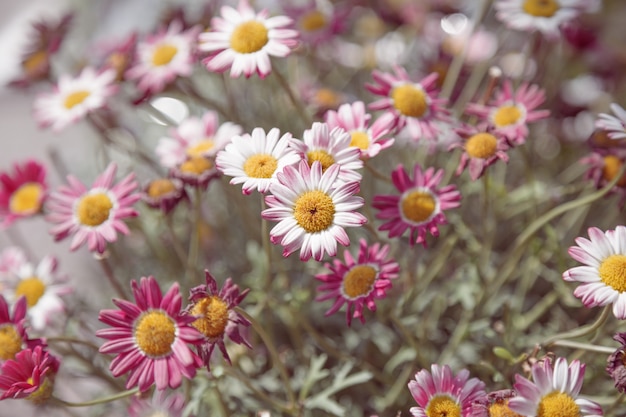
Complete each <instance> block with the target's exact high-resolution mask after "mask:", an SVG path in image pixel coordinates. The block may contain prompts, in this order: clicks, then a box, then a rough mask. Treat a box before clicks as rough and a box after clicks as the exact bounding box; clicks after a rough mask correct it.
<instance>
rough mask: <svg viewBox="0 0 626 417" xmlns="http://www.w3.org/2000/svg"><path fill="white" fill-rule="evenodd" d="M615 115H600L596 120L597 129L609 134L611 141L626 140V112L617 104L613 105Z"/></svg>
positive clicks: (612, 109)
mask: <svg viewBox="0 0 626 417" xmlns="http://www.w3.org/2000/svg"><path fill="white" fill-rule="evenodd" d="M611 111H612V112H613V114H614V115H615V116H613V115H610V114H607V113H600V114H599V115H598V120H596V127H597V128H599V129H603V130H605V131H607V132H608V136H609V137H610V138H611V139H624V138H626V110H624V108H623V107H622V106H620V105H619V104H617V103H611Z"/></svg>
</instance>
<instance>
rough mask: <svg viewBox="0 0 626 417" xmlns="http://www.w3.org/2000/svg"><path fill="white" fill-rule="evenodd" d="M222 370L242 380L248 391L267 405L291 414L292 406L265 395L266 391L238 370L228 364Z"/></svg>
mask: <svg viewBox="0 0 626 417" xmlns="http://www.w3.org/2000/svg"><path fill="white" fill-rule="evenodd" d="M224 372H225V373H226V374H227V375H229V376H232V377H233V378H236V379H237V380H238V381H240V382H242V383H243V384H244V385H245V386H246V387H247V388H248V389H249V390H250V391H252V392H253V393H254V394H255V396H256V397H257V398H259V399H261V400H263V401H265V402H266V403H267V404H268V405H271V406H272V407H275V408H276V409H278V410H280V411H282V412H287V413H290V414H292V415H293V409H292V408H290V407H289V406H287V405H286V404H283V403H282V402H280V401H278V400H276V399H274V398H273V397H270V396H269V395H267V394H266V393H264V392H263V391H261V390H260V389H258V388H257V387H255V386H254V385H252V383H251V382H250V378H249V377H248V376H246V375H241V374H239V372H236V371H235V370H234V369H233V368H230V367H228V366H226V367H224Z"/></svg>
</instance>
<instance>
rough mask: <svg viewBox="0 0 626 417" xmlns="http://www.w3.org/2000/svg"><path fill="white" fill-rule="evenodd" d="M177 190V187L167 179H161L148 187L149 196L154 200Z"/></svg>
mask: <svg viewBox="0 0 626 417" xmlns="http://www.w3.org/2000/svg"><path fill="white" fill-rule="evenodd" d="M174 190H176V186H175V185H174V183H173V182H172V181H171V180H168V179H167V178H159V179H158V180H154V181H152V182H151V183H150V185H148V191H147V192H148V195H149V196H150V197H152V198H158V197H163V196H164V195H166V194H169V193H171V192H172V191H174Z"/></svg>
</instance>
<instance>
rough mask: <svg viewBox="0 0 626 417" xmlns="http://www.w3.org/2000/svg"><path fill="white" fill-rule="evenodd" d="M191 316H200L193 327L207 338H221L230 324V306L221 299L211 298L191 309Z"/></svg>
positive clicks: (203, 300) (201, 301) (199, 302)
mask: <svg viewBox="0 0 626 417" xmlns="http://www.w3.org/2000/svg"><path fill="white" fill-rule="evenodd" d="M191 315H193V316H199V317H200V318H198V319H197V320H196V321H194V322H193V323H192V326H193V327H195V328H196V329H198V331H200V332H201V333H202V334H204V335H205V336H206V337H209V338H214V337H220V336H222V335H223V334H224V331H225V330H226V325H227V324H228V304H226V302H225V301H224V300H222V299H221V298H220V297H217V296H210V297H205V298H203V299H202V300H200V301H198V302H197V303H196V304H195V305H194V306H193V308H192V309H191Z"/></svg>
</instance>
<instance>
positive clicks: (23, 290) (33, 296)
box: [15, 276, 46, 307]
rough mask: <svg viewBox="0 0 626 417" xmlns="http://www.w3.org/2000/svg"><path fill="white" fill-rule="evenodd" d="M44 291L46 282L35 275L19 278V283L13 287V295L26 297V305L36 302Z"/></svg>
mask: <svg viewBox="0 0 626 417" xmlns="http://www.w3.org/2000/svg"><path fill="white" fill-rule="evenodd" d="M45 292H46V284H44V283H43V281H42V280H40V279H39V278H38V277H35V276H33V277H30V278H25V279H23V280H21V281H20V283H19V284H17V288H15V295H17V296H18V297H20V296H22V295H23V296H24V297H26V303H27V304H28V307H32V306H34V305H35V304H37V302H38V301H39V299H40V298H41V297H42V296H43V295H44V293H45Z"/></svg>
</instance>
